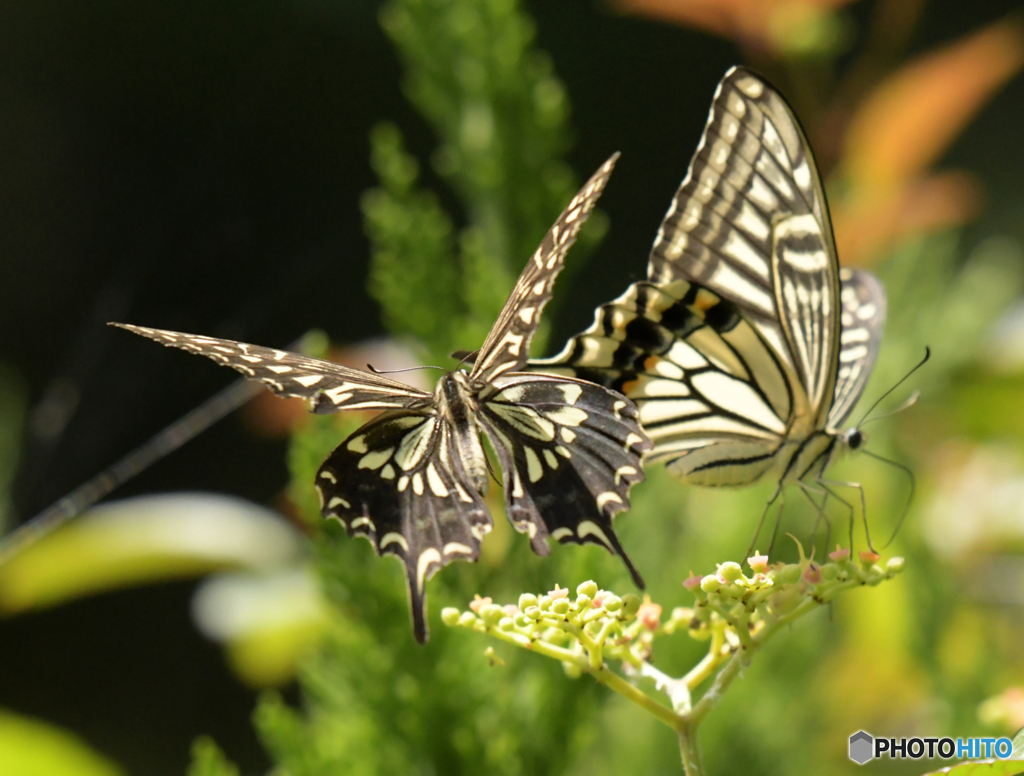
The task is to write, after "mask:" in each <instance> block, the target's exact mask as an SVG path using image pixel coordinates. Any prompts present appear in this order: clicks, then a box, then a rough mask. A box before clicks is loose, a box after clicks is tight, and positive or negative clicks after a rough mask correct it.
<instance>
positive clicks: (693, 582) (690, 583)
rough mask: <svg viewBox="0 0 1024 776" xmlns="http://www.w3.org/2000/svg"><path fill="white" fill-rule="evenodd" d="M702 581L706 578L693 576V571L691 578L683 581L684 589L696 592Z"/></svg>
mask: <svg viewBox="0 0 1024 776" xmlns="http://www.w3.org/2000/svg"><path fill="white" fill-rule="evenodd" d="M702 579H704V577H695V576H694V575H693V572H692V571H691V572H690V578H689V579H684V580H683V587H685V588H686V589H687V590H689V591H690V592H693V591H694V590H696V589H697V588H699V587H700V581H701V580H702Z"/></svg>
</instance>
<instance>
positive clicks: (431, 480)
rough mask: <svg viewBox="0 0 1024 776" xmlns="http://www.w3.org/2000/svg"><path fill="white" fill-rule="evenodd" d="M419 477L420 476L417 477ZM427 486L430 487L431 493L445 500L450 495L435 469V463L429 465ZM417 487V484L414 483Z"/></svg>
mask: <svg viewBox="0 0 1024 776" xmlns="http://www.w3.org/2000/svg"><path fill="white" fill-rule="evenodd" d="M416 476H417V477H418V476H419V475H418V474H417V475H416ZM427 485H429V486H430V492H431V493H433V494H434V495H435V496H440V497H441V498H444V497H445V496H447V495H448V488H446V487H445V486H444V481H443V480H442V479H441V475H440V474H438V473H437V469H435V468H434V464H433V463H429V464H427ZM413 486H414V487H415V483H413Z"/></svg>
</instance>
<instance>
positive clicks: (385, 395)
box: [113, 323, 430, 413]
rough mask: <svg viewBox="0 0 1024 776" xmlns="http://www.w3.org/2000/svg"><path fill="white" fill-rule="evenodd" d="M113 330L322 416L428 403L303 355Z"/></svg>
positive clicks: (403, 388) (404, 389)
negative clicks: (256, 384)
mask: <svg viewBox="0 0 1024 776" xmlns="http://www.w3.org/2000/svg"><path fill="white" fill-rule="evenodd" d="M113 325H114V326H119V327H120V328H122V329H127V330H128V331H130V332H134V333H135V334H139V335H141V336H143V337H148V338H149V339H152V340H156V341H157V342H159V343H161V344H162V345H167V346H169V347H175V348H181V349H182V350H187V351H188V352H190V353H196V354H198V355H201V356H206V357H207V358H211V359H213V360H214V361H216V362H217V363H218V364H221V365H222V366H229V367H231V368H232V369H235V370H237V371H239V372H241V373H242V374H243V375H245V376H246V377H249V378H252V379H254V380H259V381H261V382H262V383H264V384H265V385H266V386H267V387H268V388H270V389H271V390H272V391H273V392H274V393H276V394H278V395H279V396H291V397H299V398H303V399H311V400H313V402H314V409H315V411H316V412H319V413H324V412H334V411H336V410H342V409H345V410H384V409H391V408H397V407H417V406H425V405H426V404H429V401H430V394H429V393H425V392H424V391H421V390H419V389H418V388H413V387H412V386H410V385H405V384H404V383H399V382H397V381H395V380H389V379H388V378H386V377H381V376H380V375H375V374H371V373H369V372H363V371H361V370H359V369H349V368H348V367H344V366H340V365H339V364H334V363H332V362H330V361H322V360H320V359H317V358H309V357H308V356H303V355H301V354H299V353H289V352H288V351H286V350H275V349H274V348H265V347H262V346H260V345H250V344H249V343H247V342H235V341H234V340H226V339H216V338H215V337H204V336H202V335H199V334H183V333H181V332H177V331H167V330H165V329H148V328H146V327H144V326H130V325H128V324H124V323H115V324H113Z"/></svg>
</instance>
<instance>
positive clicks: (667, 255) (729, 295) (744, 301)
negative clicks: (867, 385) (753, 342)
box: [648, 68, 839, 422]
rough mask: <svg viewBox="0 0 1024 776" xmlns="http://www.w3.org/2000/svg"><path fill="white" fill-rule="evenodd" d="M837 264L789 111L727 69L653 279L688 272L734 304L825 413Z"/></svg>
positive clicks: (834, 340)
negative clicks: (727, 71)
mask: <svg viewBox="0 0 1024 776" xmlns="http://www.w3.org/2000/svg"><path fill="white" fill-rule="evenodd" d="M837 269H838V267H837V264H836V260H835V246H834V244H833V239H832V232H831V227H830V225H829V221H828V214H827V207H826V205H825V200H824V196H823V194H822V189H821V183H820V180H819V177H818V173H817V169H816V167H815V165H814V160H813V158H812V157H811V154H810V150H809V147H808V146H807V143H806V140H805V138H804V136H803V133H802V131H801V130H800V127H799V124H798V123H797V121H796V118H795V117H794V116H793V113H792V111H791V110H790V109H789V108H788V106H786V104H785V102H784V101H783V100H782V98H781V97H779V95H778V94H777V93H776V92H775V91H774V90H772V89H771V88H770V87H768V86H767V85H766V84H765V83H764V82H763V81H762V80H761V79H759V78H757V77H756V76H754V75H753V74H752V73H750V72H748V71H746V70H743V69H742V68H734V69H733V70H731V71H730V72H729V73H727V74H726V76H725V78H723V79H722V82H721V84H720V85H719V88H718V91H717V92H716V95H715V98H714V101H713V103H712V107H711V114H710V116H709V119H708V123H707V126H706V128H705V130H704V136H703V137H702V139H701V143H700V146H699V147H698V150H697V153H696V155H695V156H694V159H693V162H692V163H691V166H690V170H689V172H688V174H687V176H686V178H685V179H684V180H683V183H682V185H681V186H680V188H679V191H678V192H677V193H676V197H675V199H674V201H673V203H672V206H671V207H670V209H669V212H668V214H667V215H666V217H665V220H664V222H663V223H662V226H661V229H660V230H659V233H658V237H657V239H656V240H655V243H654V247H653V249H652V252H651V260H650V266H649V268H648V276H649V278H650V279H651V280H653V281H655V282H658V283H666V282H671V281H673V280H677V279H680V278H683V279H687V280H693V281H696V282H698V283H700V284H701V285H703V286H704V287H706V288H708V289H710V290H711V291H713V292H714V293H715V294H717V295H718V296H720V297H722V298H724V299H727V300H729V301H730V302H733V303H734V304H735V305H736V306H737V307H738V308H739V309H740V310H741V311H742V312H743V313H744V315H745V316H746V317H747V318H748V319H749V320H750V321H751V322H752V323H753V324H754V325H755V326H756V327H757V328H758V330H759V332H760V333H761V335H762V336H763V337H764V338H765V339H766V340H767V341H768V342H769V343H770V344H771V346H772V348H773V350H775V351H776V353H778V354H779V355H780V357H781V358H782V360H783V363H784V364H785V365H786V366H787V367H788V368H790V369H792V370H793V371H794V372H795V375H794V377H796V378H797V379H798V381H799V383H800V385H801V386H802V387H803V388H804V389H805V392H806V395H807V402H808V404H809V406H810V408H811V410H812V411H813V412H815V413H820V414H822V415H823V414H824V413H826V412H827V407H828V400H829V399H830V398H831V391H832V388H833V385H834V381H835V368H834V364H835V352H836V348H837V347H838V335H839V331H838V320H837V316H836V315H835V309H836V308H837V306H838V300H839V280H838V277H837ZM798 398H800V397H798ZM821 421H822V422H823V421H824V417H821Z"/></svg>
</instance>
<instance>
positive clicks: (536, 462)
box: [523, 447, 544, 482]
mask: <svg viewBox="0 0 1024 776" xmlns="http://www.w3.org/2000/svg"><path fill="white" fill-rule="evenodd" d="M523 450H524V452H525V453H526V474H527V476H528V477H529V478H530V482H537V481H538V480H540V478H541V477H543V476H544V467H543V466H541V463H540V458H538V457H537V453H535V452H534V450H533V448H532V447H524V448H523Z"/></svg>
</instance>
